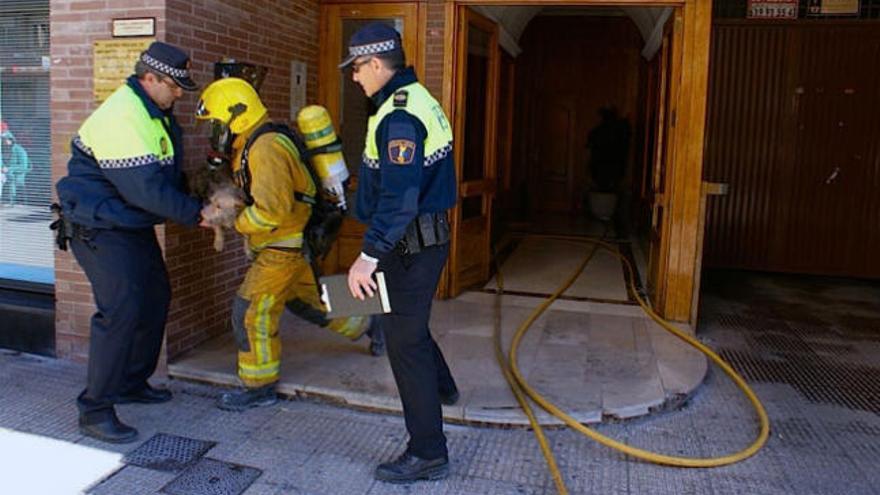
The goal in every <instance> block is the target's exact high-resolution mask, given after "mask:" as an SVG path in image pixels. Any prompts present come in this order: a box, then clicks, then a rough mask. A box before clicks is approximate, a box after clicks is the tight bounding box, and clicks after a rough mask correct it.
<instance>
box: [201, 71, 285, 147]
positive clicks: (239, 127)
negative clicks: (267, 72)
mask: <svg viewBox="0 0 880 495" xmlns="http://www.w3.org/2000/svg"><path fill="white" fill-rule="evenodd" d="M266 113H267V110H266V106H265V105H263V102H262V101H261V100H260V97H259V95H257V91H256V90H255V89H254V88H253V86H251V85H250V84H249V83H248V82H247V81H245V80H244V79H239V78H237V77H227V78H225V79H219V80H217V81H214V82H212V83H211V84H209V85H208V87H206V88H205V90H204V91H202V96H201V98H199V103H198V105H197V106H196V118H197V119H199V120H213V121H217V122H219V123H220V124H223V125H225V126H228V127H229V130H230V131H231V132H232V133H233V134H241V133H243V132H245V131H247V130H248V129H250V128H251V127H253V126H254V125H256V124H257V122H259V121H260V119H262V118H263V117H264V116H265V115H266Z"/></svg>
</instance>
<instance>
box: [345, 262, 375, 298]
mask: <svg viewBox="0 0 880 495" xmlns="http://www.w3.org/2000/svg"><path fill="white" fill-rule="evenodd" d="M375 271H376V263H373V262H372V261H367V260H365V259H363V258H360V257H358V258H357V259H356V260H354V264H352V265H351V268H349V269H348V290H350V291H351V295H352V296H353V297H356V298H358V299H360V300H362V301H363V300H364V293H366V295H367V296H368V297H373V294H375V293H376V282H375V281H374V280H373V272H375Z"/></svg>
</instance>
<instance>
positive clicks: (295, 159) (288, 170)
mask: <svg viewBox="0 0 880 495" xmlns="http://www.w3.org/2000/svg"><path fill="white" fill-rule="evenodd" d="M267 121H268V119H266V118H264V119H262V120H261V121H260V122H259V123H258V124H257V125H255V126H254V127H253V128H251V129H250V130H249V131H247V132H246V133H243V134H240V135H239V136H237V137H236V139H235V141H234V142H233V144H232V147H233V150H234V155H233V161H232V164H233V165H232V166H233V172H237V171H239V170H240V169H241V154H242V151H243V149H244V146H245V143H247V140H248V138H249V137H250V135H251V134H253V132H254V131H256V130H257V129H258V128H259V127H260V126H261V125H262V124H263V123H265V122H267ZM248 169H249V170H250V177H251V178H250V194H251V196H252V197H253V201H254V202H253V204H252V205H250V206H248V207H246V208H245V209H244V210H242V212H241V213H240V214H239V215H238V218H236V220H235V229H236V230H238V232H240V233H241V234H242V235H244V236H245V237H246V238H247V241H248V247H249V248H250V249H251V250H253V251H258V250H260V249H263V248H266V247H273V246H274V247H287V248H298V247H301V246H302V242H303V230H304V229H305V226H306V223H307V222H308V221H309V216H310V215H311V211H312V210H311V208H312V207H311V206H310V205H309V204H308V203H305V202H302V201H298V200H297V199H296V198H295V193H297V192H298V193H301V194H305V195H307V196H314V195H315V194H316V189H315V184H314V183H313V182H312V179H311V176H310V175H309V172H308V170H307V169H306V168H305V165H304V164H303V163H302V161H301V159H300V156H299V151H297V149H296V146H295V145H294V144H293V142H291V141H290V139H289V138H288V137H287V136H284V135H283V134H279V133H275V132H267V133H265V134H263V135H261V136H260V137H258V138H257V139H256V140H255V141H254V142H253V144H252V145H251V147H250V150H249V151H248ZM239 185H241V184H239Z"/></svg>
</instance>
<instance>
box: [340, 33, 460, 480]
mask: <svg viewBox="0 0 880 495" xmlns="http://www.w3.org/2000/svg"><path fill="white" fill-rule="evenodd" d="M405 60H406V59H405V56H404V53H403V47H402V46H401V40H400V36H399V35H398V33H397V31H395V30H394V29H393V28H392V27H390V26H388V25H386V24H383V23H379V22H376V23H370V24H367V25H365V26H364V27H362V28H361V29H360V30H358V31H357V32H356V33H355V34H354V35H352V37H351V41H350V42H349V56H348V58H346V59H345V61H344V62H343V63H342V64H340V67H351V72H352V79H353V80H354V81H355V82H356V83H358V84H359V85H360V86H361V88H362V89H363V90H364V93H365V94H366V95H367V96H368V97H370V98H371V99H372V101H373V103H374V104H375V107H376V108H377V110H376V112H375V113H374V114H373V115H371V116H370V118H369V122H368V124H367V136H366V143H365V149H364V155H363V163H362V164H361V167H360V178H359V183H358V190H357V202H356V216H357V218H358V220H360V221H361V222H363V223H365V224H367V225H368V228H367V231H366V234H365V236H364V242H363V247H362V252H361V254H360V256H359V258H358V259H357V260H355V262H354V264H353V265H352V266H351V268H350V270H349V272H348V284H349V288H350V290H351V292H352V295H353V296H354V297H358V298H364V297H365V295H366V296H373V294H374V291H375V289H376V285H375V281H374V280H373V278H372V275H373V273H374V272H375V271H376V270H377V269H378V270H379V271H382V272H384V274H385V280H386V283H387V286H388V293H389V299H390V302H391V309H392V312H391V313H389V314H386V315H381V316H379V317H378V318H377V324H378V325H379V327H380V329H381V330H382V331H383V332H384V334H385V341H386V342H385V344H386V348H387V352H388V359H389V361H390V363H391V370H392V372H393V373H394V379H395V381H396V382H397V389H398V391H399V392H400V398H401V401H402V403H403V413H404V419H405V422H406V429H407V432H408V433H409V437H410V438H409V443H408V445H407V449H406V451H404V453H403V454H401V455H400V456H399V457H398V458H397V459H395V460H393V461H391V462H388V463H384V464H381V465H379V466H378V467H377V468H376V471H375V477H376V478H377V479H379V480H384V481H392V482H398V483H405V482H410V481H415V480H419V479H440V478H443V477H445V476H446V475H447V474H448V471H449V460H448V454H447V449H446V437H445V436H444V435H443V416H442V413H441V408H440V404H441V403H443V404H449V405H451V404H454V403H455V401H456V400H457V399H458V390H457V388H456V386H455V381H454V380H453V379H452V376H451V374H450V372H449V368H448V366H447V365H446V361H445V360H444V359H443V354H442V353H441V352H440V349H439V348H438V347H437V343H436V342H435V341H434V339H433V338H432V337H431V333H430V330H429V328H428V320H429V317H430V312H431V302H432V300H433V297H434V293H435V292H436V290H437V284H438V282H439V280H440V273H441V271H442V270H443V265H444V264H445V263H446V257H447V255H448V248H449V246H448V240H449V223H448V221H447V218H446V210H448V209H449V208H451V207H452V206H453V205H454V204H455V201H456V191H455V187H456V186H455V168H454V165H453V155H452V129H451V128H450V125H449V121H448V120H447V118H446V116H445V115H444V113H443V109H442V108H441V107H440V105H439V104H438V103H437V101H436V100H435V99H434V98H433V97H432V96H431V95H430V93H428V90H427V89H425V87H424V86H422V85H421V84H420V83H419V82H418V80H417V79H416V75H415V72H414V71H413V69H412V67H406V66H405Z"/></svg>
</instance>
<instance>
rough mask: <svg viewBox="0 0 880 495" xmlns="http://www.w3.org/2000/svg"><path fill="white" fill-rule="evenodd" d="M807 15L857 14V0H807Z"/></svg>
mask: <svg viewBox="0 0 880 495" xmlns="http://www.w3.org/2000/svg"><path fill="white" fill-rule="evenodd" d="M807 14H808V15H858V14H859V0H809V5H808V6H807Z"/></svg>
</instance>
